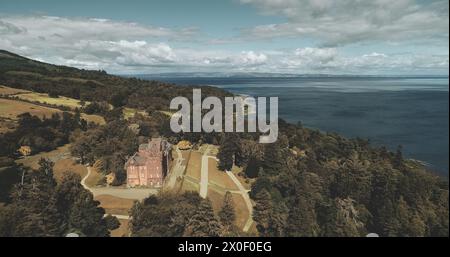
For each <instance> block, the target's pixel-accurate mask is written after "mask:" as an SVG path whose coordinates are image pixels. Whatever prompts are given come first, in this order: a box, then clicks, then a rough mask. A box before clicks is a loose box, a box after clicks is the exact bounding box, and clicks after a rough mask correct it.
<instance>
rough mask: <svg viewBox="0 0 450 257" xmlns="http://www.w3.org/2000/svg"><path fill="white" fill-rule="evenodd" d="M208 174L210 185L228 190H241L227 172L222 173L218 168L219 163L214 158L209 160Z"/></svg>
mask: <svg viewBox="0 0 450 257" xmlns="http://www.w3.org/2000/svg"><path fill="white" fill-rule="evenodd" d="M208 173H209V174H208V179H209V183H210V184H211V183H212V184H215V185H219V186H221V187H223V188H226V189H227V190H239V188H238V187H237V186H236V184H234V182H233V181H232V180H231V178H230V177H229V176H228V175H227V174H226V173H225V172H223V171H220V170H219V169H218V168H217V161H216V160H214V159H212V158H209V159H208Z"/></svg>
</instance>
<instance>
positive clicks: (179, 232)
mask: <svg viewBox="0 0 450 257" xmlns="http://www.w3.org/2000/svg"><path fill="white" fill-rule="evenodd" d="M201 201H202V199H201V198H200V196H199V195H198V194H197V193H194V192H187V193H184V194H183V195H172V194H162V195H160V196H150V197H149V198H147V199H145V200H144V202H143V203H139V202H135V204H134V206H133V208H132V209H131V213H130V214H131V216H132V220H131V222H130V227H131V233H132V235H133V236H183V235H184V234H185V230H186V227H187V224H188V223H189V222H190V220H191V218H192V217H193V216H194V214H195V213H196V211H197V208H198V207H199V205H200V202H201Z"/></svg>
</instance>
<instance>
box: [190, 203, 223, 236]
mask: <svg viewBox="0 0 450 257" xmlns="http://www.w3.org/2000/svg"><path fill="white" fill-rule="evenodd" d="M221 232H222V225H221V224H220V221H219V220H218V219H217V218H216V217H215V215H214V211H213V209H212V206H211V202H210V201H209V200H208V199H207V200H203V201H202V202H201V203H200V205H199V206H198V208H197V210H196V212H195V213H194V215H193V216H192V217H191V218H190V220H189V223H188V224H187V227H186V230H185V235H186V236H194V237H210V236H213V237H216V236H221Z"/></svg>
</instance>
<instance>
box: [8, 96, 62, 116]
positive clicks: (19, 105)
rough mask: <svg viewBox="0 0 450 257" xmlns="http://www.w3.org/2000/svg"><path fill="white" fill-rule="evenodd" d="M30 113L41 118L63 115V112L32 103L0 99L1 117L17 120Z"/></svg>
mask: <svg viewBox="0 0 450 257" xmlns="http://www.w3.org/2000/svg"><path fill="white" fill-rule="evenodd" d="M25 112H29V113H30V114H31V115H35V116H38V117H39V118H43V117H44V116H45V117H48V118H49V117H51V116H52V114H53V113H61V112H62V111H61V110H58V109H54V108H49V107H45V106H39V105H35V104H32V103H27V102H22V101H16V100H9V99H3V98H0V117H1V118H9V119H13V120H16V119H17V116H18V115H20V114H22V113H25Z"/></svg>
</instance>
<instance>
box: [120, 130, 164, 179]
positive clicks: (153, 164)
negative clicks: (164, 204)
mask: <svg viewBox="0 0 450 257" xmlns="http://www.w3.org/2000/svg"><path fill="white" fill-rule="evenodd" d="M170 149H171V145H170V144H169V143H168V142H167V141H166V140H163V139H161V138H152V139H151V140H149V142H148V143H147V144H141V145H140V146H139V150H138V152H136V153H135V154H134V155H133V156H131V157H130V158H129V159H128V161H127V162H126V163H125V169H126V170H127V185H128V186H129V187H135V186H144V187H160V186H162V184H163V181H164V177H165V176H166V174H167V170H168V167H169V161H170Z"/></svg>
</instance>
